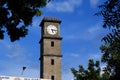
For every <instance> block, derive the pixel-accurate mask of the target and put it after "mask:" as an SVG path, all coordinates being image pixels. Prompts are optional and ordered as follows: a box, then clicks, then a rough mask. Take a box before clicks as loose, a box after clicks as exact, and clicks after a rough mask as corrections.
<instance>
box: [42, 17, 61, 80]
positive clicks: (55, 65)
mask: <svg viewBox="0 0 120 80" xmlns="http://www.w3.org/2000/svg"><path fill="white" fill-rule="evenodd" d="M60 23H61V21H60V20H59V19H58V18H51V17H44V18H43V20H42V22H41V24H40V26H41V40H40V47H41V48H40V51H41V52H40V53H41V54H40V60H41V62H40V68H41V69H40V74H41V75H40V77H41V78H43V79H52V80H61V78H62V76H61V74H62V70H61V58H62V54H61V40H62V38H61V37H60Z"/></svg>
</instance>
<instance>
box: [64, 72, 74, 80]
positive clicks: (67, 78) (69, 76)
mask: <svg viewBox="0 0 120 80" xmlns="http://www.w3.org/2000/svg"><path fill="white" fill-rule="evenodd" d="M62 78H63V79H62V80H74V79H73V78H74V77H73V74H72V72H71V71H70V70H69V71H68V72H65V73H63V77H62Z"/></svg>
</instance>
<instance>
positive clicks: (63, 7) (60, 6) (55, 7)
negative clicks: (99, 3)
mask: <svg viewBox="0 0 120 80" xmlns="http://www.w3.org/2000/svg"><path fill="white" fill-rule="evenodd" d="M81 3H82V0H66V1H62V2H50V3H48V5H47V9H48V10H50V11H57V12H73V11H74V9H75V8H76V7H77V6H80V5H81Z"/></svg>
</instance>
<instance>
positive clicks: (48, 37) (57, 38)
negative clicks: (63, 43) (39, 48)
mask: <svg viewBox="0 0 120 80" xmlns="http://www.w3.org/2000/svg"><path fill="white" fill-rule="evenodd" d="M43 39H56V40H62V37H50V36H44V37H42V38H41V40H40V42H39V43H41V42H42V40H43Z"/></svg>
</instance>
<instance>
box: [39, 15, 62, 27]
mask: <svg viewBox="0 0 120 80" xmlns="http://www.w3.org/2000/svg"><path fill="white" fill-rule="evenodd" d="M44 22H56V23H59V24H60V23H61V20H60V19H58V18H53V17H44V18H43V20H42V21H41V23H40V26H41V27H42V25H43V23H44Z"/></svg>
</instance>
